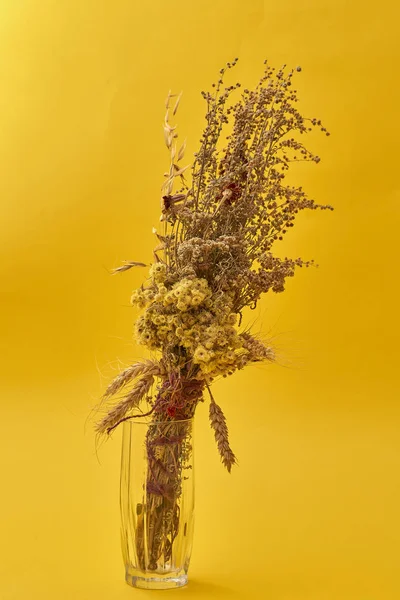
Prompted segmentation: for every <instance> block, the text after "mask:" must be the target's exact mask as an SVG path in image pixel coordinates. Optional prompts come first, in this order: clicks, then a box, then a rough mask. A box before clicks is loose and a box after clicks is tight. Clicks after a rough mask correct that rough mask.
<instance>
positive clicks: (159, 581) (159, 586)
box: [125, 571, 188, 590]
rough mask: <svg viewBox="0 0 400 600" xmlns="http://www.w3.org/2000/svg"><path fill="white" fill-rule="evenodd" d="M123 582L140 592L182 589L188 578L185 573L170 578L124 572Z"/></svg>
mask: <svg viewBox="0 0 400 600" xmlns="http://www.w3.org/2000/svg"><path fill="white" fill-rule="evenodd" d="M125 581H126V583H127V584H128V585H131V586H132V587H135V588H141V589H142V590H170V589H173V588H178V587H182V586H184V585H186V584H187V582H188V576H187V574H186V573H182V574H176V575H171V576H166V575H157V574H156V573H154V574H151V575H150V574H149V575H134V574H131V573H129V571H126V573H125Z"/></svg>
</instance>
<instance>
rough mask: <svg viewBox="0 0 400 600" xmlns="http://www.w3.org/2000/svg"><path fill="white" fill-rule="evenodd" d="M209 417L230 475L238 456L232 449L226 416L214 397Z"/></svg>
mask: <svg viewBox="0 0 400 600" xmlns="http://www.w3.org/2000/svg"><path fill="white" fill-rule="evenodd" d="M209 391H210V390H209ZM209 415H210V423H211V427H212V428H213V430H214V436H215V441H216V442H217V446H218V451H219V453H220V456H221V460H222V463H223V465H224V466H225V467H226V468H227V470H228V472H229V473H230V472H231V468H232V466H233V465H234V464H236V462H237V461H236V456H235V455H234V453H233V452H232V449H231V447H230V445H229V439H228V427H227V425H226V419H225V415H224V413H223V412H222V409H221V407H220V406H218V404H217V403H216V402H215V400H214V398H213V397H212V395H211V402H210V412H209Z"/></svg>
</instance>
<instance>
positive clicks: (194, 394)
mask: <svg viewBox="0 0 400 600" xmlns="http://www.w3.org/2000/svg"><path fill="white" fill-rule="evenodd" d="M236 62H237V59H235V60H234V61H233V62H232V63H227V65H226V67H225V68H223V69H221V71H220V77H219V79H218V81H217V83H215V84H213V86H212V88H213V89H212V91H211V92H202V96H203V97H204V100H205V101H206V104H207V111H206V126H205V128H204V131H203V135H202V137H201V140H200V148H199V150H198V152H197V153H196V154H195V155H194V162H193V164H192V165H191V178H190V181H187V180H186V177H185V173H186V172H187V169H188V168H189V166H190V165H186V166H182V164H181V161H182V159H183V158H184V154H185V145H186V144H185V143H183V144H182V145H181V146H179V145H178V144H177V141H176V140H177V137H178V136H177V133H176V125H172V124H171V120H170V119H171V117H174V116H175V115H176V112H177V109H178V106H179V102H180V99H181V95H179V96H177V97H176V96H173V95H171V94H168V97H167V101H166V115H165V122H164V136H165V144H166V146H167V148H168V150H169V155H170V160H169V170H168V172H167V173H166V174H165V181H164V184H163V186H162V197H161V213H162V214H161V221H162V223H163V231H162V233H159V232H157V231H156V230H154V233H155V235H156V237H157V246H156V248H155V250H154V260H153V263H152V264H151V266H150V271H149V277H148V278H147V280H146V282H145V283H144V284H143V285H142V286H141V287H140V288H139V289H137V290H135V291H134V292H133V295H132V298H131V301H132V304H133V305H135V306H137V307H139V308H140V309H143V312H142V314H141V316H139V318H138V319H137V321H136V325H135V336H136V340H137V342H138V343H139V344H143V345H144V346H146V347H147V348H148V349H150V350H152V351H156V352H157V353H158V358H154V359H151V360H150V359H149V360H143V361H141V362H137V363H134V364H132V365H131V366H129V367H128V368H126V369H125V370H124V371H123V372H122V373H120V375H118V377H117V378H116V379H114V381H112V383H111V384H110V385H109V386H108V388H107V390H106V392H105V395H104V399H105V400H106V401H107V404H106V406H108V410H107V412H106V414H105V416H104V417H103V418H102V420H101V421H100V422H99V423H98V425H97V431H98V432H99V433H107V434H109V433H111V432H112V431H113V430H114V429H115V428H116V427H117V426H118V425H119V424H120V423H121V422H123V421H125V420H127V419H133V418H135V417H136V416H138V415H139V416H143V415H146V416H147V417H148V418H149V419H150V420H151V425H150V427H149V430H148V434H147V438H146V453H147V461H148V475H147V482H146V490H145V494H146V499H145V504H146V511H147V524H146V527H147V528H148V530H147V531H146V532H143V531H142V532H140V531H139V532H138V535H137V539H136V546H137V555H138V556H139V557H140V558H139V560H140V566H141V568H142V569H143V570H151V569H155V568H156V566H157V561H158V560H159V558H160V556H162V555H163V556H164V558H168V556H170V555H171V548H172V545H173V542H174V538H175V536H176V532H177V530H178V525H179V497H180V493H181V482H182V476H183V473H182V465H183V463H184V458H185V455H187V453H190V451H191V444H190V436H189V435H188V432H187V430H186V424H185V421H184V420H185V419H189V418H191V417H192V416H193V415H194V413H195V410H196V406H197V404H198V403H199V402H201V401H203V394H204V392H205V390H206V389H207V391H208V392H209V397H210V406H209V415H210V423H211V426H212V428H213V430H214V434H215V439H216V442H217V446H218V450H219V453H220V456H221V459H222V462H223V464H224V465H225V467H226V468H227V470H228V471H230V470H231V468H232V466H233V465H234V464H235V462H236V458H235V455H234V453H233V451H232V449H231V447H230V444H229V440H228V429H227V426H226V422H225V417H224V414H223V412H222V410H221V408H220V406H218V404H216V402H215V400H214V398H213V395H212V393H211V390H210V386H211V384H212V382H213V381H214V380H215V379H216V378H218V377H221V376H222V377H226V376H228V375H232V374H233V373H234V372H235V371H236V370H238V369H243V368H244V367H245V366H247V365H249V364H253V363H256V362H259V361H273V360H274V349H273V348H272V347H271V346H270V345H269V344H266V343H265V342H264V341H262V340H261V339H259V338H258V337H256V336H255V335H253V334H252V332H251V330H249V329H241V322H242V313H243V309H245V308H246V307H250V308H252V309H254V308H255V307H256V305H257V302H258V300H259V299H260V297H261V295H262V294H265V293H266V292H269V291H272V292H276V293H278V292H282V291H283V290H284V287H285V281H286V278H288V277H292V276H293V275H294V273H295V270H296V268H297V267H303V266H306V267H308V266H309V265H311V264H313V261H305V260H303V259H301V258H294V259H293V258H279V257H278V256H275V255H274V254H273V252H272V247H273V245H274V244H275V243H276V242H277V241H279V240H282V238H283V236H284V235H285V233H286V232H287V231H288V230H289V229H290V228H291V227H293V225H294V222H295V218H296V216H297V214H298V213H299V211H301V210H303V209H312V210H315V209H322V210H324V209H331V208H332V207H331V206H328V205H320V204H316V203H315V202H314V200H312V199H310V198H308V197H307V195H306V194H305V192H304V191H303V189H302V188H301V187H294V186H291V185H287V184H286V183H285V175H286V173H287V171H288V170H289V167H290V164H291V163H292V162H294V161H313V162H315V163H318V162H319V160H320V159H319V157H318V156H316V155H314V154H313V153H312V152H310V151H309V150H307V148H306V147H305V146H304V145H303V142H302V141H300V138H301V137H304V134H306V133H307V132H309V131H311V130H312V129H313V128H319V129H321V131H322V132H324V133H325V134H326V135H329V133H328V132H327V130H326V129H325V127H324V126H323V125H322V124H321V121H319V120H317V119H315V118H312V119H310V118H305V117H303V116H302V115H301V114H300V113H299V111H298V110H297V108H296V103H297V101H298V100H297V94H296V91H295V90H294V89H293V87H292V79H293V75H294V70H291V71H289V72H286V69H285V67H283V68H281V69H279V70H275V69H274V68H273V67H270V66H269V65H268V63H267V61H265V63H264V64H265V69H264V72H263V75H262V77H261V79H260V81H259V83H258V84H257V86H256V87H255V89H252V90H249V89H244V90H243V92H242V94H241V97H240V98H239V99H238V100H237V101H236V102H235V103H230V102H229V100H230V97H231V94H232V93H233V92H235V90H237V88H239V87H240V84H238V83H237V84H236V85H230V86H227V87H223V79H224V75H225V72H226V71H227V70H229V69H231V68H232V67H234V65H235V64H236ZM297 71H300V68H299V67H298V68H297ZM173 98H174V100H173V103H174V106H173V107H171V106H170V105H171V101H172V99H173ZM226 124H230V125H232V129H231V133H230V135H228V136H226V138H225V139H226V140H227V141H226V143H225V146H223V147H221V140H222V133H223V132H225V125H226ZM136 266H146V265H144V264H143V263H138V262H126V263H124V264H123V265H122V266H121V267H119V268H117V269H115V272H123V271H126V270H128V269H130V268H132V267H136ZM115 397H116V398H117V399H118V401H117V402H116V403H115V402H114V403H113V404H112V405H111V406H109V404H108V402H109V401H110V399H111V398H115ZM160 423H161V424H163V426H165V424H170V426H169V425H168V427H169V432H170V435H169V436H166V435H165V427H163V428H162V429H161V428H160ZM171 439H172V441H173V442H175V443H174V444H171ZM176 442H178V443H176ZM177 449H178V450H177ZM142 527H143V525H142ZM144 533H146V534H147V536H148V540H150V541H149V542H148V545H149V548H150V552H149V553H147V554H148V556H147V559H146V557H145V553H144V551H143V543H144V542H143V537H144Z"/></svg>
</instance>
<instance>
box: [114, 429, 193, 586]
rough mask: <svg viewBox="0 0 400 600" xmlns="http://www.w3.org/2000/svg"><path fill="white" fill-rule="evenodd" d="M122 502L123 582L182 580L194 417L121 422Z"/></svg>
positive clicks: (188, 537)
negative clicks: (174, 419)
mask: <svg viewBox="0 0 400 600" xmlns="http://www.w3.org/2000/svg"><path fill="white" fill-rule="evenodd" d="M120 505H121V542H122V553H123V558H124V563H125V579H126V581H127V583H128V584H129V585H132V586H134V587H138V588H145V589H168V588H175V587H181V586H183V585H185V584H186V583H187V581H188V576H187V572H188V568H189V561H190V555H191V550H192V540H193V525H194V474H193V417H192V418H191V419H186V420H182V421H173V420H169V421H156V420H149V419H148V418H134V419H129V420H127V421H125V422H124V423H123V434H122V459H121V488H120Z"/></svg>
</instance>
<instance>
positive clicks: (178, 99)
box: [172, 92, 183, 115]
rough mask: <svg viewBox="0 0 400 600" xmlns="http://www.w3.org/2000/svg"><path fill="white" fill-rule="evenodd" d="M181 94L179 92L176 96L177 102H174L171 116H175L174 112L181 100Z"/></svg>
mask: <svg viewBox="0 0 400 600" xmlns="http://www.w3.org/2000/svg"><path fill="white" fill-rule="evenodd" d="M182 93H183V92H181V93H180V94H179V96H178V98H177V100H176V102H175V106H174V110H173V111H172V114H173V115H176V111H177V110H178V106H179V103H180V101H181V98H182Z"/></svg>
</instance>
